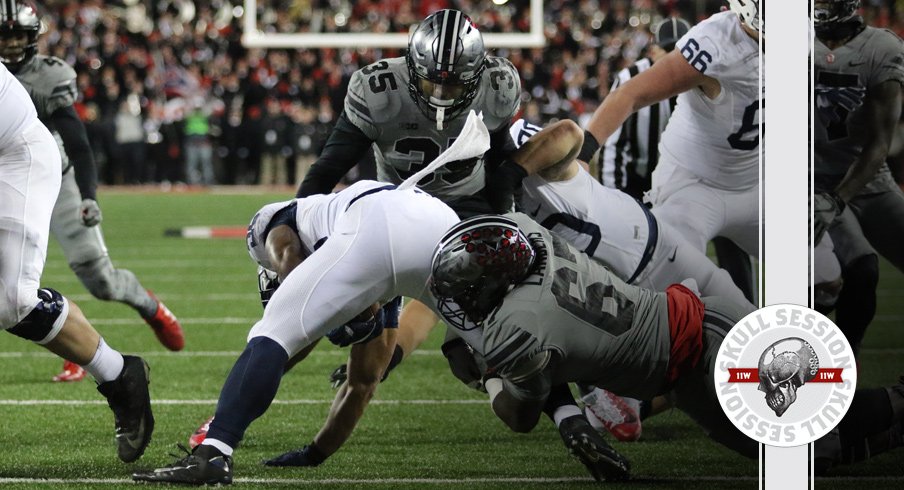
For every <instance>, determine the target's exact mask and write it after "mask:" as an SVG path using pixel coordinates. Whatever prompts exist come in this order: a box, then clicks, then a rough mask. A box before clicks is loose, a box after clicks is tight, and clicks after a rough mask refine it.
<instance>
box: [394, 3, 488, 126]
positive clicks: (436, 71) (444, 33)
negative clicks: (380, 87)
mask: <svg viewBox="0 0 904 490" xmlns="http://www.w3.org/2000/svg"><path fill="white" fill-rule="evenodd" d="M486 57H487V56H486V50H485V49H484V46H483V36H481V35H480V31H478V30H477V26H476V25H474V23H473V22H472V21H471V18H470V17H468V16H467V15H465V14H464V13H462V12H461V11H458V10H450V9H446V10H440V11H437V12H434V13H433V14H430V16H428V17H427V18H426V19H424V21H423V22H421V23H420V24H419V25H418V26H417V29H415V31H414V32H413V33H412V34H411V38H409V40H408V54H407V55H406V57H405V58H406V61H407V63H408V91H409V92H410V93H411V97H412V98H414V101H415V102H416V103H417V105H418V107H419V108H420V109H421V111H422V112H423V113H424V115H426V116H427V117H429V118H430V119H435V120H436V122H437V127H439V128H441V127H442V123H443V121H451V120H452V119H454V118H456V117H457V116H459V115H461V114H462V113H463V112H464V111H465V109H466V108H467V107H468V105H470V104H471V101H472V100H474V97H475V96H476V95H477V90H478V88H479V87H480V77H481V75H482V74H483V71H484V68H485V65H486Z"/></svg>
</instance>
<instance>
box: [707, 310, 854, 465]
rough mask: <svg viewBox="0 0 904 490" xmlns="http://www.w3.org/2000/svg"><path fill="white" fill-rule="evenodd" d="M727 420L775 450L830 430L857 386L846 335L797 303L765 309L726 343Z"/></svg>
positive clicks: (720, 391)
mask: <svg viewBox="0 0 904 490" xmlns="http://www.w3.org/2000/svg"><path fill="white" fill-rule="evenodd" d="M714 381H715V384H716V393H717V395H718V397H719V402H720V404H721V405H722V409H723V410H724V411H725V414H726V415H727V416H728V418H729V420H731V422H732V423H733V424H734V425H735V427H737V428H738V430H740V431H741V432H743V433H744V434H746V435H747V436H749V437H750V438H752V439H754V440H756V441H759V442H761V443H763V444H768V445H771V446H780V447H789V446H799V445H802V444H808V443H810V442H813V441H815V440H816V439H819V438H820V437H822V436H824V435H825V434H827V433H828V432H829V431H830V430H832V429H833V428H834V427H835V426H836V425H837V424H838V422H840V421H841V418H842V417H843V416H844V414H845V413H846V412H847V410H848V408H849V407H850V404H851V401H852V400H853V397H854V390H855V388H856V385H857V370H856V364H855V360H854V353H853V351H852V350H851V346H850V344H849V343H848V341H847V339H846V338H845V337H844V334H842V333H841V330H839V329H838V327H837V326H835V324H834V323H832V321H831V320H829V319H828V318H826V317H825V316H824V315H822V314H820V313H819V312H817V311H815V310H812V309H810V308H806V307H803V306H798V305H787V304H782V305H772V306H768V307H766V308H761V309H759V310H757V311H755V312H753V313H751V314H749V315H747V316H746V317H744V318H743V319H742V320H741V321H740V322H738V323H737V324H736V325H735V326H734V328H732V329H731V331H729V333H728V334H727V335H726V336H725V339H724V340H723V342H722V346H721V347H720V349H719V354H718V356H717V358H716V367H715V373H714Z"/></svg>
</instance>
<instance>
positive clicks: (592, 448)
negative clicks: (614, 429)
mask: <svg viewBox="0 0 904 490" xmlns="http://www.w3.org/2000/svg"><path fill="white" fill-rule="evenodd" d="M559 435H560V436H562V441H563V442H564V443H565V447H566V448H568V452H569V453H570V454H571V455H572V456H574V457H575V458H576V459H577V460H578V461H580V462H581V464H583V465H584V466H585V467H586V468H587V471H589V472H590V476H592V477H593V479H594V480H596V481H603V480H606V481H616V480H626V479H628V476H629V474H630V472H631V463H630V462H629V461H628V459H627V458H625V457H624V456H622V455H621V454H619V453H618V451H616V450H615V449H613V448H612V446H610V445H609V444H608V443H607V442H606V441H605V440H604V439H603V436H602V435H600V433H599V432H597V431H596V430H594V429H593V427H591V426H590V423H589V422H588V421H587V419H585V418H584V416H583V415H573V416H571V417H568V418H566V419H564V420H562V423H561V424H559Z"/></svg>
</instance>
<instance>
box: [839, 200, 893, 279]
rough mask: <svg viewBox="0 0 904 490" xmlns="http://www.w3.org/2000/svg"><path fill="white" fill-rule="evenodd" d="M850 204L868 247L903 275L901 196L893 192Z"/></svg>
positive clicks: (853, 201) (852, 201)
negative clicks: (867, 241)
mask: <svg viewBox="0 0 904 490" xmlns="http://www.w3.org/2000/svg"><path fill="white" fill-rule="evenodd" d="M850 204H851V206H850V207H851V209H852V211H854V214H855V215H856V216H857V220H858V221H859V222H860V226H861V227H862V228H863V232H864V234H865V235H866V238H867V240H869V243H870V245H872V246H873V247H874V248H875V249H876V251H877V252H879V255H881V256H883V257H885V258H886V259H887V260H888V261H889V262H891V263H892V264H893V265H894V266H895V267H896V268H897V269H898V270H899V271H901V272H904V246H901V244H902V242H904V192H902V191H901V189H899V188H895V189H892V190H889V191H887V192H882V193H877V194H869V195H865V196H857V197H855V198H854V199H852V200H851V203H850Z"/></svg>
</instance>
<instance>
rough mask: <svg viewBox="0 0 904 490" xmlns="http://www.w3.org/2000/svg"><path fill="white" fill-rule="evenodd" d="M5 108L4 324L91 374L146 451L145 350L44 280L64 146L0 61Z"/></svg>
mask: <svg viewBox="0 0 904 490" xmlns="http://www.w3.org/2000/svg"><path fill="white" fill-rule="evenodd" d="M15 8H16V5H15V4H14V3H13V2H11V1H4V2H0V18H3V19H7V18H9V16H10V15H11V14H14V13H15V10H14V9H15ZM0 111H2V113H3V117H2V118H0V202H2V203H3V204H2V205H0V296H2V299H0V329H2V330H6V331H7V332H9V333H11V334H13V335H16V336H18V337H22V338H24V339H26V340H30V341H32V342H35V343H37V344H38V345H40V346H42V347H44V348H46V349H47V350H49V351H50V352H53V353H54V354H56V355H58V356H60V357H62V358H64V359H68V360H69V361H71V362H74V363H76V364H77V365H79V366H81V367H83V368H84V369H85V370H86V371H88V373H90V374H91V376H92V377H93V378H94V379H95V381H97V383H98V386H97V390H98V391H99V392H100V393H101V394H102V395H103V396H104V397H105V398H106V399H107V403H108V404H109V406H110V408H111V409H112V410H113V415H114V418H115V424H116V441H117V445H118V454H119V458H120V459H121V460H122V461H124V462H127V463H130V462H132V461H135V460H137V459H138V458H139V457H141V455H142V453H144V450H145V448H146V447H147V445H148V443H149V442H150V440H151V433H152V432H153V430H154V416H153V414H152V412H151V403H150V395H149V393H148V366H147V364H146V363H145V362H144V360H143V359H141V358H140V357H134V356H124V355H122V354H121V353H119V352H117V351H116V350H113V349H112V348H111V347H110V346H109V345H107V343H106V342H105V341H104V339H103V337H101V336H100V335H99V334H98V333H97V331H96V330H94V328H93V327H92V326H91V324H90V323H89V322H88V320H87V319H86V318H85V315H84V314H83V313H82V311H81V309H79V307H78V306H77V305H76V304H75V303H73V302H72V301H70V300H68V299H67V298H65V297H63V295H62V294H60V293H59V292H58V291H56V290H54V289H52V288H49V287H43V288H42V287H40V281H41V273H42V271H43V269H44V261H45V260H46V258H47V239H48V236H49V234H50V219H51V218H50V215H51V212H52V206H53V202H54V200H55V199H56V195H57V193H58V192H59V190H60V180H61V177H60V176H61V167H62V164H61V161H60V153H59V150H58V149H57V145H56V142H55V141H54V138H53V136H52V135H51V134H50V132H49V131H48V130H47V128H46V127H45V126H44V125H43V124H41V122H40V121H39V120H38V114H37V112H36V111H35V107H34V104H32V102H31V99H30V98H29V95H28V92H26V90H25V88H24V87H23V86H22V84H21V83H19V82H18V81H17V80H16V78H15V77H14V76H13V75H12V74H11V73H10V72H9V70H7V69H6V67H5V66H0Z"/></svg>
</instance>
